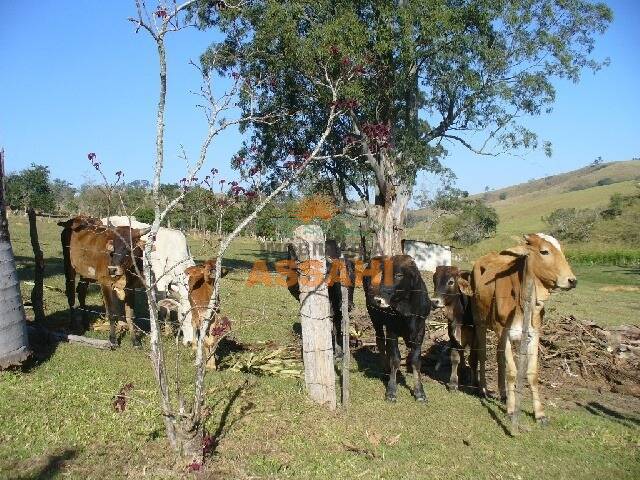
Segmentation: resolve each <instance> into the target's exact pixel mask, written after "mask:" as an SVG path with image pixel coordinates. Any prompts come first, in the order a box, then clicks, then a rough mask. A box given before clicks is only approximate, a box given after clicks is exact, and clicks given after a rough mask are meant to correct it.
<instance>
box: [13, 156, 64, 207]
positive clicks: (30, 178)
mask: <svg viewBox="0 0 640 480" xmlns="http://www.w3.org/2000/svg"><path fill="white" fill-rule="evenodd" d="M6 197H7V199H6V202H7V204H8V205H10V206H11V207H13V208H14V209H23V210H26V209H27V208H30V207H31V208H34V209H36V210H39V211H41V212H52V211H54V210H55V206H56V199H55V196H54V193H53V191H52V189H51V182H50V181H49V167H47V166H45V165H37V164H35V163H32V164H31V167H30V168H26V169H24V170H22V171H20V172H19V173H15V174H12V175H9V176H8V177H7V188H6Z"/></svg>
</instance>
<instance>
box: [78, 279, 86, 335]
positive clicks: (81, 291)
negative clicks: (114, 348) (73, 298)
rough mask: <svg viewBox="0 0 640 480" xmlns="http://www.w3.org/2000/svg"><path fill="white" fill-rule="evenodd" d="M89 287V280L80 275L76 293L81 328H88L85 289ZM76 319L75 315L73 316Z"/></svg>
mask: <svg viewBox="0 0 640 480" xmlns="http://www.w3.org/2000/svg"><path fill="white" fill-rule="evenodd" d="M88 289H89V282H87V281H86V280H85V279H84V278H82V277H80V280H79V281H78V286H77V287H76V293H77V295H78V305H79V306H80V314H81V318H82V328H83V329H88V328H89V320H88V317H87V290H88ZM75 318H76V320H77V315H76V316H75Z"/></svg>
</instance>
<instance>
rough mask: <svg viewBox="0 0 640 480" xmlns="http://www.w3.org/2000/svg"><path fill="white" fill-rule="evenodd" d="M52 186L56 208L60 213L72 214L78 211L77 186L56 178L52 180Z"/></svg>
mask: <svg viewBox="0 0 640 480" xmlns="http://www.w3.org/2000/svg"><path fill="white" fill-rule="evenodd" d="M50 188H51V192H52V194H53V198H54V199H55V204H56V207H55V210H56V211H57V212H58V213H65V214H68V215H72V214H74V213H76V212H77V211H78V202H77V200H76V188H75V187H74V186H73V185H71V183H69V182H67V181H66V180H60V179H59V178H56V179H54V180H53V181H52V182H51V186H50Z"/></svg>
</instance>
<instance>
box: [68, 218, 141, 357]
mask: <svg viewBox="0 0 640 480" xmlns="http://www.w3.org/2000/svg"><path fill="white" fill-rule="evenodd" d="M58 225H60V226H61V227H63V230H62V233H61V235H60V239H61V242H62V251H63V257H64V272H65V277H66V285H65V287H66V288H65V290H66V293H67V301H68V303H69V310H70V313H71V317H72V322H73V323H74V327H75V328H76V329H77V328H78V327H79V325H78V324H77V322H76V315H75V312H74V305H75V296H76V292H77V295H78V303H79V304H80V308H81V309H82V318H83V320H84V323H85V325H84V326H85V327H86V315H85V312H86V303H85V299H86V296H87V288H88V284H89V283H93V282H96V283H98V284H99V285H100V287H101V289H102V295H103V297H104V305H105V311H106V314H107V318H109V323H110V330H109V340H110V341H111V343H112V344H114V345H115V344H116V333H115V324H116V311H117V310H116V307H118V306H119V302H122V301H124V306H125V316H126V319H127V324H128V326H129V331H130V333H131V337H132V341H133V344H134V345H135V346H139V345H140V339H139V338H138V336H137V335H136V334H135V331H134V327H133V306H134V301H135V295H134V290H133V289H134V288H135V287H139V286H140V281H139V278H138V277H137V275H136V274H135V272H134V268H133V260H132V254H131V253H132V249H133V257H135V258H137V259H138V261H139V260H140V259H141V258H142V248H141V241H140V237H141V236H142V235H144V234H145V233H146V231H144V230H139V229H135V228H134V229H130V228H129V227H117V228H107V227H105V226H103V225H102V223H101V222H100V220H99V219H96V218H91V217H87V216H77V217H74V218H72V219H70V220H67V221H66V222H60V223H58ZM140 266H141V265H139V267H140ZM76 274H78V275H79V276H80V280H79V282H78V286H77V291H76V285H75V282H76Z"/></svg>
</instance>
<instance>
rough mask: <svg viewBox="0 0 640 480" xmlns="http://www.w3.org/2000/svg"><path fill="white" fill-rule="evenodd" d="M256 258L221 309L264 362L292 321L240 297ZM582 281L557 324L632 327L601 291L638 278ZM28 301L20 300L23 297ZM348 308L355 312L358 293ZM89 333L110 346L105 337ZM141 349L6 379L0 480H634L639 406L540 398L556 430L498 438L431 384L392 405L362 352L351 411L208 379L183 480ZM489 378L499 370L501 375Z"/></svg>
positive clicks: (22, 252)
mask: <svg viewBox="0 0 640 480" xmlns="http://www.w3.org/2000/svg"><path fill="white" fill-rule="evenodd" d="M576 193H579V192H576ZM10 222H11V235H12V240H13V242H14V250H15V253H16V256H17V260H18V265H19V275H20V278H21V279H22V280H30V279H31V276H32V268H33V267H32V265H33V262H32V258H31V247H30V245H29V243H28V229H27V225H26V220H25V219H23V218H22V217H18V218H16V217H12V218H11V219H10ZM514 228H515V227H514ZM39 231H40V236H41V241H42V243H43V250H44V252H45V259H46V265H47V273H46V280H45V283H46V284H47V285H49V286H52V287H57V288H62V287H63V276H62V264H61V260H60V257H61V251H60V245H59V228H58V227H57V226H56V224H55V223H53V222H47V221H43V222H41V223H40V225H39ZM192 250H193V253H194V254H195V255H196V256H197V257H198V258H199V259H204V258H207V257H208V256H210V249H209V248H207V247H206V245H205V244H203V242H202V241H199V240H197V239H192ZM260 256H261V253H260V252H259V250H258V248H257V245H256V244H255V243H254V242H252V241H250V240H240V241H238V242H236V243H235V244H234V245H233V248H232V250H231V252H230V255H229V259H225V264H226V265H228V266H230V267H233V268H235V271H233V272H232V273H231V274H229V275H228V276H227V277H225V279H224V280H223V282H224V284H223V299H222V300H223V310H224V313H226V314H228V315H229V316H230V318H231V319H232V322H233V338H234V340H235V341H237V342H239V343H242V344H253V345H265V344H266V342H273V343H274V345H272V344H268V345H269V346H270V347H269V348H275V346H277V345H280V346H286V345H291V344H297V342H299V337H298V333H297V332H298V329H297V328H296V322H297V308H296V304H295V302H294V301H293V299H292V298H291V297H290V295H289V294H288V292H287V291H286V290H285V289H284V288H281V287H280V288H277V287H274V288H268V287H263V286H256V287H252V288H248V287H246V278H247V271H246V269H247V268H249V267H250V265H251V263H252V262H253V261H254V260H255V259H256V258H259V257H260ZM576 273H577V275H578V279H579V287H578V289H576V290H575V292H572V293H568V294H559V295H557V296H554V297H552V300H550V302H549V307H550V308H549V311H550V315H552V316H553V315H560V314H569V313H572V314H574V315H576V316H580V317H581V316H584V317H585V318H589V319H592V320H593V321H596V322H599V323H603V324H617V323H630V322H633V323H638V314H637V312H638V311H639V308H638V307H639V306H640V302H639V298H640V293H639V292H637V291H615V290H616V288H613V290H614V291H608V290H607V289H606V287H609V290H611V287H618V288H619V287H621V286H627V287H629V286H631V287H632V286H634V285H638V283H639V282H638V280H639V273H640V272H638V270H633V269H623V268H617V267H611V268H603V267H579V268H577V269H576ZM29 289H30V287H29V286H27V285H23V294H24V295H25V298H28V295H29V291H30V290H29ZM92 291H93V293H92V295H91V297H90V299H89V303H90V304H91V305H92V308H93V309H95V310H101V306H100V304H101V301H100V297H99V295H98V294H97V292H96V290H95V289H92ZM45 296H46V299H45V300H46V313H47V315H48V322H50V324H51V325H52V326H56V325H62V324H64V322H65V321H66V318H67V313H66V300H65V299H64V295H63V294H61V293H59V292H57V291H54V290H46V291H45ZM356 301H357V302H356V303H357V310H358V311H359V312H362V311H363V302H364V300H363V295H362V292H361V291H358V292H357V297H356ZM141 324H142V325H143V324H144V322H141ZM88 334H90V335H96V336H100V337H103V338H106V333H104V332H89V333H88ZM260 342H262V343H260ZM165 347H166V349H167V354H168V356H169V357H170V358H172V359H173V358H174V356H175V354H176V353H177V354H178V364H179V365H180V366H181V371H182V372H183V378H182V383H183V385H184V387H183V388H186V389H188V388H189V385H188V384H187V382H186V380H185V379H184V376H185V374H186V371H187V369H188V367H189V365H190V364H191V363H192V358H191V353H190V351H188V350H186V349H183V348H179V349H176V348H175V347H174V346H173V345H172V342H170V341H169V340H167V341H166V343H165ZM147 348H148V344H147V343H146V342H145V348H144V349H143V350H135V349H133V348H132V347H131V346H130V339H129V338H128V336H125V337H124V339H123V341H122V346H121V348H120V349H118V350H116V351H99V350H94V349H89V348H83V347H80V346H74V345H66V344H62V345H59V346H57V348H55V349H54V350H52V351H48V352H42V353H41V355H40V358H38V360H37V361H35V362H34V363H33V364H32V365H30V366H29V367H28V368H26V369H25V370H24V371H13V372H2V373H0V478H11V479H13V478H29V479H35V478H101V479H104V478H141V477H144V478H177V477H180V476H182V475H184V476H186V477H190V476H193V477H195V476H199V477H200V478H304V479H307V478H318V479H324V478H331V477H333V478H433V477H435V478H469V479H471V478H474V479H478V478H481V479H482V478H487V479H527V478H536V479H554V480H555V479H574V478H575V479H582V478H617V479H623V478H629V479H635V478H638V477H640V404H639V402H638V401H637V400H636V399H633V398H629V397H621V396H619V395H614V394H612V393H608V392H605V391H603V392H602V393H597V392H594V391H589V390H576V391H563V390H558V389H552V388H551V387H549V386H546V385H543V387H542V393H543V395H544V396H545V402H546V408H547V414H548V416H549V417H550V419H551V423H550V425H549V426H548V427H546V428H543V427H539V426H537V425H536V424H535V423H534V421H533V419H532V417H531V405H530V404H529V403H526V402H525V407H524V408H525V411H526V413H527V415H525V418H524V420H523V422H524V425H525V427H526V428H527V429H528V432H526V433H524V434H522V435H520V436H519V437H518V438H516V439H513V438H510V437H509V436H508V435H506V434H505V426H506V425H508V421H507V418H506V415H505V413H504V410H503V408H502V405H500V404H498V403H496V402H493V401H486V402H481V401H480V400H479V399H477V398H475V397H473V396H470V395H467V394H463V393H449V392H448V391H447V390H446V388H445V387H444V386H443V385H442V384H441V383H439V382H438V381H437V380H436V379H429V378H428V379H427V381H426V383H425V389H426V392H427V395H428V397H429V402H428V403H427V404H426V405H422V404H418V403H416V402H415V401H414V400H413V399H412V397H411V394H410V392H409V390H408V389H406V388H400V389H399V392H398V393H399V395H398V402H397V404H388V403H386V402H385V401H384V399H383V398H384V384H383V382H382V377H381V375H380V370H379V368H378V362H377V355H376V353H375V352H374V351H373V350H370V349H368V348H363V349H361V350H359V351H357V352H356V353H355V360H356V361H355V362H354V367H353V373H352V394H351V398H352V405H351V408H350V409H349V411H348V412H344V411H337V412H335V413H330V412H327V411H325V410H323V409H322V408H319V407H316V406H314V405H313V404H311V403H310V402H309V401H307V399H306V397H305V393H304V390H303V384H302V383H301V381H300V380H298V379H291V378H281V377H277V376H262V375H255V374H245V373H240V372H234V371H232V370H229V369H225V368H223V369H222V370H221V371H218V372H213V373H211V374H209V375H208V376H207V388H208V391H209V395H208V399H207V405H208V406H209V407H210V408H211V411H212V414H211V416H210V418H209V421H208V423H207V430H208V431H209V432H210V433H211V434H213V435H215V437H216V439H217V440H218V442H219V443H218V446H217V448H216V450H215V454H214V455H213V457H212V458H211V459H210V460H209V469H208V470H207V472H206V474H198V475H196V474H187V473H180V472H181V470H180V467H181V466H180V465H176V464H175V463H174V460H173V458H172V455H171V453H170V451H169V450H168V449H167V446H166V443H165V439H164V431H163V425H162V420H161V418H160V416H159V415H158V409H157V405H156V403H155V399H156V390H155V384H154V382H153V378H152V372H151V366H150V362H149V359H148V352H147V350H146V349H147ZM243 355H247V352H235V353H233V352H232V353H230V354H229V355H228V356H226V357H225V358H224V359H223V366H224V365H228V364H229V363H230V362H231V359H233V358H241V357H242V356H243ZM488 368H489V369H495V365H494V363H493V362H491V361H490V363H489V367H488ZM559 375H561V374H560V373H559ZM173 380H175V378H174V376H173V375H172V381H173ZM128 382H132V383H133V384H134V389H133V390H132V392H131V397H132V398H131V399H130V400H129V402H128V404H127V408H126V410H125V411H124V412H122V413H116V412H115V411H114V408H113V406H112V397H113V396H114V395H115V394H116V393H117V392H118V390H119V389H120V388H121V387H122V386H123V385H124V384H126V383H128ZM407 383H408V384H409V385H411V379H409V380H408V382H407ZM525 398H528V396H527V395H525ZM182 472H184V470H182Z"/></svg>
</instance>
